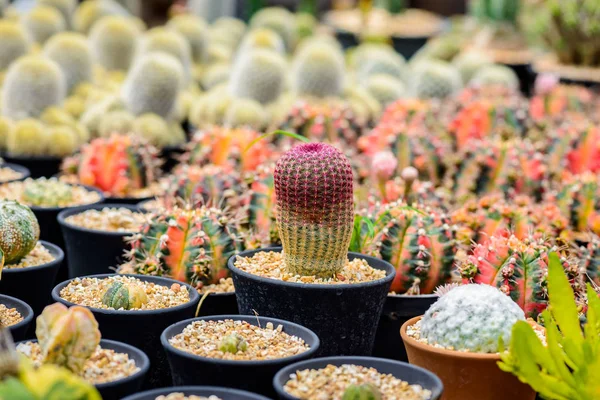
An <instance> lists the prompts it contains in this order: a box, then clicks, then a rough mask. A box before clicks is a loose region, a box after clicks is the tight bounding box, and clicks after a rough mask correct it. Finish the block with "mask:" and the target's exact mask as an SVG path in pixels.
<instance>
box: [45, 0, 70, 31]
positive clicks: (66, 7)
mask: <svg viewBox="0 0 600 400" xmlns="http://www.w3.org/2000/svg"><path fill="white" fill-rule="evenodd" d="M37 2H38V3H39V4H43V5H45V6H49V7H54V8H55V9H56V10H57V11H58V12H60V14H61V15H62V17H63V19H64V21H65V26H66V27H67V29H70V28H71V27H72V26H73V23H72V16H73V12H75V8H76V7H77V0H38V1H37Z"/></svg>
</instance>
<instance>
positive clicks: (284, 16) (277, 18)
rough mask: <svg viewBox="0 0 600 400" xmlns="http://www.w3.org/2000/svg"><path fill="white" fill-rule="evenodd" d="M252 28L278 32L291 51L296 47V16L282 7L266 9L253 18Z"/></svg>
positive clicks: (251, 21)
mask: <svg viewBox="0 0 600 400" xmlns="http://www.w3.org/2000/svg"><path fill="white" fill-rule="evenodd" d="M250 27H252V28H268V29H271V30H272V31H274V32H276V33H277V34H278V35H279V36H280V37H281V38H282V39H283V41H284V42H285V47H286V49H287V50H288V51H291V50H292V49H293V48H294V46H295V45H296V20H295V17H294V14H292V13H291V12H289V11H288V10H286V9H285V8H282V7H265V8H263V9H261V10H260V11H258V12H257V13H256V14H254V15H253V16H252V19H251V20H250Z"/></svg>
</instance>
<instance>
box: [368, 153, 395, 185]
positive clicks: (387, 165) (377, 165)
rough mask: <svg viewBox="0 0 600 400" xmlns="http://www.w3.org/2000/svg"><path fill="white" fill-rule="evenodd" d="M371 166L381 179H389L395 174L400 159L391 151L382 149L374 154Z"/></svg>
mask: <svg viewBox="0 0 600 400" xmlns="http://www.w3.org/2000/svg"><path fill="white" fill-rule="evenodd" d="M371 166H372V167H373V173H374V174H375V176H376V177H377V179H378V180H379V181H387V180H388V179H391V178H392V176H393V175H394V172H395V171H396V167H397V166H398V160H397V159H396V156H394V154H393V153H392V152H391V151H380V152H378V153H376V154H375V155H374V156H373V161H372V162H371Z"/></svg>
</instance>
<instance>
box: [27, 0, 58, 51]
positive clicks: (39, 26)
mask: <svg viewBox="0 0 600 400" xmlns="http://www.w3.org/2000/svg"><path fill="white" fill-rule="evenodd" d="M21 23H22V24H23V28H24V29H25V33H26V34H27V37H28V38H29V41H30V42H32V43H38V44H40V45H43V44H44V43H45V42H46V40H48V39H49V38H50V37H52V36H53V35H55V34H57V33H58V32H62V31H64V30H65V29H66V23H65V19H64V18H63V16H62V15H61V13H60V12H59V11H58V10H57V9H56V8H54V7H50V6H43V5H40V6H36V7H34V8H33V9H32V10H31V11H29V12H28V13H27V14H25V15H24V16H23V18H22V19H21Z"/></svg>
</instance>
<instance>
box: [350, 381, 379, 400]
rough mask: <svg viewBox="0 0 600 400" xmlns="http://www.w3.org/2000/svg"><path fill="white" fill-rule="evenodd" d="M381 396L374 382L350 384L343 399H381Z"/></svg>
mask: <svg viewBox="0 0 600 400" xmlns="http://www.w3.org/2000/svg"><path fill="white" fill-rule="evenodd" d="M381 398H382V397H381V392H380V391H379V389H378V388H377V387H376V386H375V385H373V384H372V383H364V384H362V385H350V386H348V388H346V390H345V391H344V395H343V396H342V400H381Z"/></svg>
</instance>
